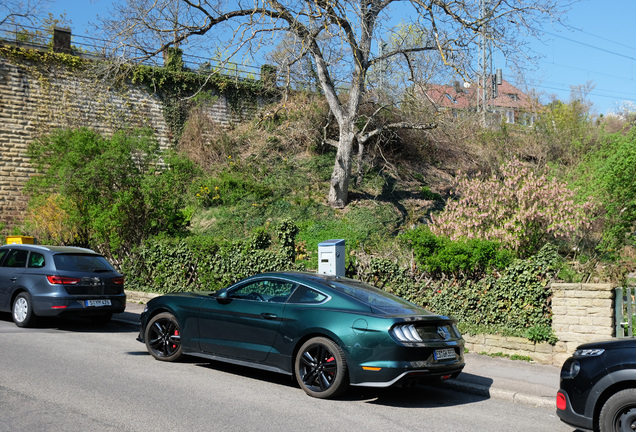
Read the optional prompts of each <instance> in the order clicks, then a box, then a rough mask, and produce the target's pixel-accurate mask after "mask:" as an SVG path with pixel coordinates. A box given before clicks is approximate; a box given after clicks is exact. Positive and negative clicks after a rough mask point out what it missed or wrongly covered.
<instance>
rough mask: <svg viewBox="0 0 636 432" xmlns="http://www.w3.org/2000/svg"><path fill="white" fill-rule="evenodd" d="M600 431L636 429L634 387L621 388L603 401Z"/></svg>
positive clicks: (623, 431)
mask: <svg viewBox="0 0 636 432" xmlns="http://www.w3.org/2000/svg"><path fill="white" fill-rule="evenodd" d="M599 423H600V424H599V426H600V431H601V432H632V431H636V389H634V388H630V389H625V390H621V391H619V392H618V393H616V394H615V395H613V396H612V397H611V398H609V399H608V400H607V402H605V405H603V409H601V414H600V421H599Z"/></svg>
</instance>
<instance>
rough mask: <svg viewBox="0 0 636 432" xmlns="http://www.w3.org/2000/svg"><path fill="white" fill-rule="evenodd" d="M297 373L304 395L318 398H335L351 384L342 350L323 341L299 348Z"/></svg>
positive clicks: (327, 341)
mask: <svg viewBox="0 0 636 432" xmlns="http://www.w3.org/2000/svg"><path fill="white" fill-rule="evenodd" d="M294 372H295V375H296V380H297V381H298V384H299V385H300V387H301V388H302V389H303V390H304V391H305V393H307V394H308V395H309V396H313V397H316V398H321V399H326V398H329V397H334V396H336V395H338V394H340V393H341V392H343V391H344V390H345V389H346V388H347V387H348V384H349V382H348V376H347V362H346V359H345V356H344V353H343V351H342V349H341V348H340V347H339V346H338V345H337V344H336V343H335V342H333V341H332V340H330V339H327V338H324V337H315V338H312V339H309V340H308V341H307V342H305V343H304V344H303V345H302V346H301V347H300V350H299V351H298V355H297V356H296V362H295V368H294Z"/></svg>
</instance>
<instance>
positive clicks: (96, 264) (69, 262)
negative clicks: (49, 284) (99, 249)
mask: <svg viewBox="0 0 636 432" xmlns="http://www.w3.org/2000/svg"><path fill="white" fill-rule="evenodd" d="M53 261H54V262H55V267H56V268H57V269H58V270H69V271H83V272H109V271H115V269H113V267H112V266H111V265H110V264H109V263H108V261H106V258H104V257H103V256H101V255H90V254H56V255H53Z"/></svg>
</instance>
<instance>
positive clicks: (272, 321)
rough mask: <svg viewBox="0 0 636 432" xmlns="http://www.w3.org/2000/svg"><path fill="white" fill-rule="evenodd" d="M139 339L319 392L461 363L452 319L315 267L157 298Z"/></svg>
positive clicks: (447, 371)
mask: <svg viewBox="0 0 636 432" xmlns="http://www.w3.org/2000/svg"><path fill="white" fill-rule="evenodd" d="M138 339H139V340H140V341H142V342H145V344H146V347H147V349H148V352H149V353H150V354H151V355H152V356H153V357H154V358H156V359H157V360H163V361H175V360H177V359H179V358H180V357H181V356H182V355H183V354H189V355H194V356H199V357H204V358H208V359H213V360H221V361H225V362H230V363H235V364H240V365H246V366H251V367H256V368H261V369H266V370H269V371H275V372H280V373H284V374H287V375H292V376H294V377H295V378H296V380H297V382H298V383H299V384H300V386H301V387H302V389H303V390H304V391H305V392H306V393H307V394H308V395H310V396H314V397H318V398H328V397H333V396H335V395H337V394H339V393H341V392H342V391H343V390H345V389H346V388H347V386H348V385H354V386H369V387H388V386H391V385H394V384H402V383H405V382H406V381H413V380H417V381H422V380H426V381H439V380H445V379H448V378H454V377H456V376H457V375H459V373H460V372H461V370H462V369H463V367H464V340H463V339H462V336H461V335H460V333H459V331H458V330H457V327H456V325H455V321H454V320H453V319H450V318H448V317H445V316H439V315H435V314H432V313H431V312H428V311H426V310H425V309H422V308H420V307H418V306H415V305H414V304H412V303H409V302H407V301H406V300H403V299H401V298H399V297H396V296H393V295H391V294H388V293H386V292H385V291H382V290H380V289H378V288H375V287H372V286H370V285H367V284H364V283H362V282H359V281H356V280H353V279H347V278H343V277H337V276H327V275H319V274H310V273H292V272H285V273H265V274H259V275H256V276H252V277H249V278H247V279H244V280H242V281H240V282H238V283H236V284H234V285H232V286H230V287H228V288H224V289H222V290H219V291H217V292H215V293H209V292H200V293H180V294H168V295H163V296H160V297H157V298H154V299H152V300H150V301H149V302H148V306H147V307H146V310H145V311H144V312H143V314H142V315H141V329H140V332H139V338H138Z"/></svg>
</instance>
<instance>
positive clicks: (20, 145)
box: [0, 56, 169, 227]
mask: <svg viewBox="0 0 636 432" xmlns="http://www.w3.org/2000/svg"><path fill="white" fill-rule="evenodd" d="M82 126H86V127H89V128H92V129H94V130H96V131H98V132H99V133H102V134H105V135H109V134H111V133H112V132H113V131H115V130H116V129H119V128H123V127H127V126H129V127H150V128H152V129H153V130H154V131H155V133H156V136H157V138H158V139H159V142H160V144H161V145H162V146H164V147H165V146H168V145H169V141H168V130H167V127H166V123H165V120H164V118H163V113H162V105H161V101H160V100H159V99H158V98H157V97H156V96H154V95H152V94H150V93H149V92H148V91H147V90H146V89H145V88H143V87H141V86H134V85H127V86H119V87H111V86H109V85H108V84H107V83H105V82H102V81H100V80H97V79H95V77H91V76H90V73H89V72H87V71H86V70H77V71H72V70H69V69H68V68H66V67H62V66H56V65H51V64H33V63H28V62H26V61H25V62H15V61H10V60H8V59H6V58H4V57H1V56H0V223H4V224H6V225H7V226H9V227H10V226H12V225H14V224H15V223H18V222H19V221H21V219H22V218H23V216H24V210H25V208H26V204H27V196H25V195H24V194H23V193H22V189H23V187H24V185H25V183H26V181H27V180H28V179H29V177H30V176H31V175H33V174H34V170H33V167H32V166H31V164H30V162H29V160H28V158H27V156H26V149H27V146H28V145H29V143H30V142H32V141H33V140H35V139H37V138H38V137H40V136H42V135H43V134H46V133H48V132H50V131H52V130H54V129H56V128H77V127H82Z"/></svg>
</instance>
